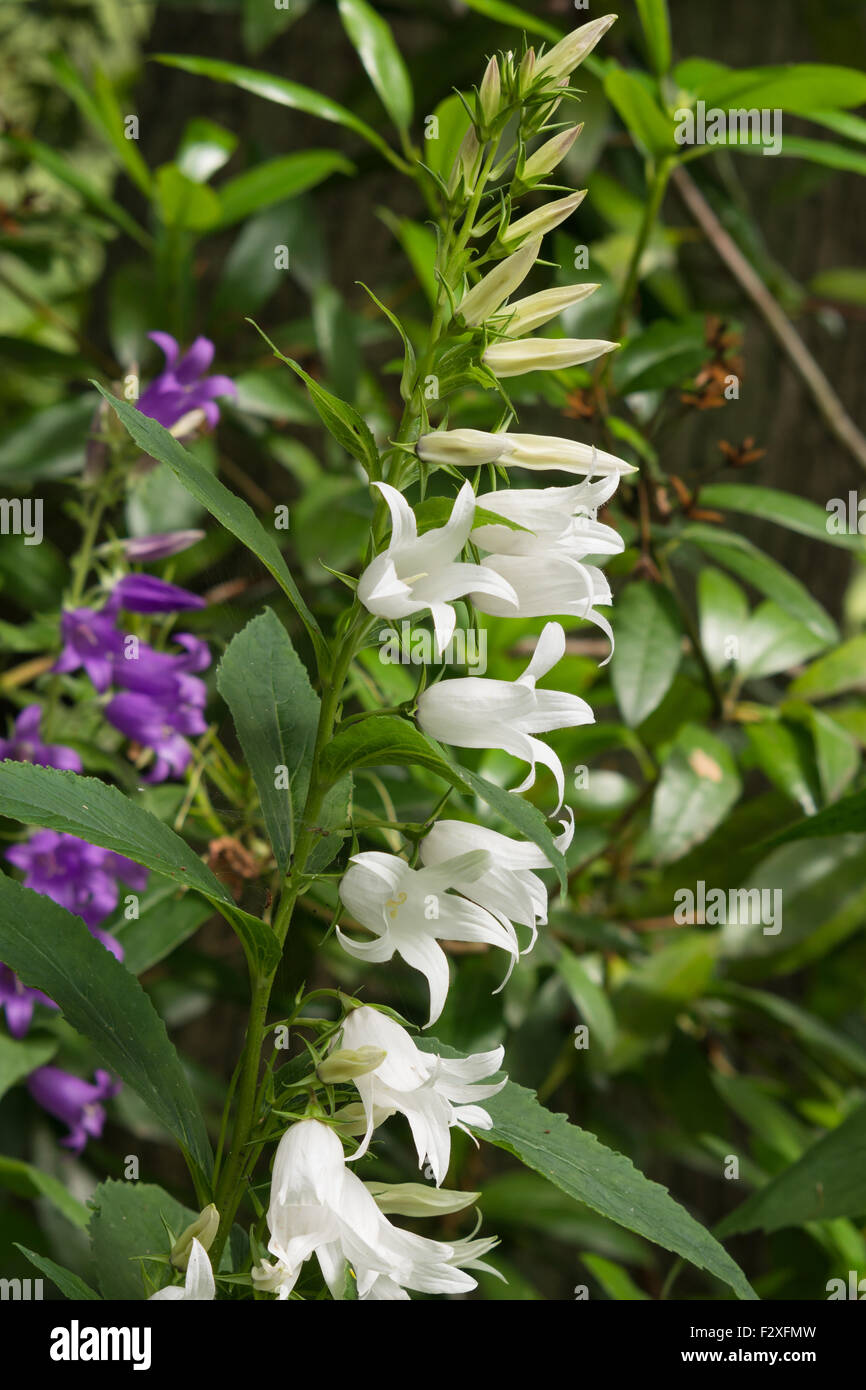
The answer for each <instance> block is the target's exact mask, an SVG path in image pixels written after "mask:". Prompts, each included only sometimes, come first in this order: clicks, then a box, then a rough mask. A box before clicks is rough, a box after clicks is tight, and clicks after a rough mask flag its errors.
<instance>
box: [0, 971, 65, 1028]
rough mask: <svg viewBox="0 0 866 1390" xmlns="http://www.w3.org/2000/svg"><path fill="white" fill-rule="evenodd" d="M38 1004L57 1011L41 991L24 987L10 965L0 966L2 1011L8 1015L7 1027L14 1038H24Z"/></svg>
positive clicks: (50, 1000)
mask: <svg viewBox="0 0 866 1390" xmlns="http://www.w3.org/2000/svg"><path fill="white" fill-rule="evenodd" d="M36 1004H44V1005H45V1006H46V1008H49V1009H56V1008H57V1005H56V1004H55V1002H54V1000H53V999H49V998H48V995H47V994H43V993H42V990H41V989H30V988H29V987H28V986H27V985H23V984H22V983H21V981H20V980H19V978H18V976H17V975H16V974H15V972H14V970H10V969H9V966H8V965H0V1009H3V1010H5V1013H6V1027H7V1028H8V1029H9V1032H10V1033H11V1035H12V1037H13V1038H23V1037H24V1035H25V1033H26V1032H27V1030H28V1029H29V1027H30V1023H31V1020H32V1018H33V1009H34V1007H35V1005H36Z"/></svg>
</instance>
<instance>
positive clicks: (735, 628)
mask: <svg viewBox="0 0 866 1390" xmlns="http://www.w3.org/2000/svg"><path fill="white" fill-rule="evenodd" d="M698 611H699V614H700V633H701V646H702V647H703V649H704V655H705V656H706V658H707V661H708V662H709V664H710V666H711V667H712V669H713V670H714V671H724V669H725V667H726V666H729V665H730V663H731V661H733V659H734V658H733V656H732V655H731V651H732V650H733V649H732V647H731V646H730V645H729V643H730V639H731V638H732V637H733V638H735V639H736V640H737V641H738V642H739V637H740V633H741V632H742V630H743V629H744V628H745V626H746V624H747V623H748V621H749V602H748V599H747V598H746V595H745V594H744V593H743V590H742V589H741V588H740V586H739V584H737V583H736V582H735V581H734V580H733V579H731V578H730V577H729V576H728V575H727V574H725V573H724V571H723V570H716V569H706V568H704V569H702V570H701V572H700V574H699V575H698Z"/></svg>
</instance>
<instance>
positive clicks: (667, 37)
mask: <svg viewBox="0 0 866 1390" xmlns="http://www.w3.org/2000/svg"><path fill="white" fill-rule="evenodd" d="M636 3H637V12H638V17H639V19H640V23H641V28H642V29H643V35H644V38H645V40H646V46H647V52H648V53H649V57H650V62H651V63H652V66H653V70H654V72H655V74H656V77H663V76H664V74H665V73H666V72H667V70H668V68H669V67H670V65H671V22H670V16H669V15H668V5H667V0H636Z"/></svg>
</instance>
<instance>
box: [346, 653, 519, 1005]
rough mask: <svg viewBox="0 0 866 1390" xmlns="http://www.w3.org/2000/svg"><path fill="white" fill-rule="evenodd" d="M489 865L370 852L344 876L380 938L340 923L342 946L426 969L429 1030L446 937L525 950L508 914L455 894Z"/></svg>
mask: <svg viewBox="0 0 866 1390" xmlns="http://www.w3.org/2000/svg"><path fill="white" fill-rule="evenodd" d="M444 684H446V685H449V686H453V685H459V684H460V682H459V681H447V682H444ZM482 684H490V682H482ZM493 684H497V685H503V684H505V682H504V681H497V682H493ZM435 688H436V689H439V688H440V687H439V686H437V687H435ZM475 746H479V745H475ZM480 746H482V747H486V746H489V745H480ZM487 868H489V859H488V855H487V854H485V853H484V851H483V850H482V851H473V852H471V853H469V854H461V855H458V856H457V857H456V858H455V859H452V860H449V861H448V862H446V863H442V864H437V865H435V866H434V867H432V868H427V869H412V868H410V867H409V865H408V864H407V863H406V861H405V860H404V859H400V858H398V857H397V855H396V854H383V853H381V852H379V851H378V850H370V851H366V852H365V853H363V854H356V855H354V856H353V857H352V860H351V862H350V867H349V868H348V869H347V870H346V872H345V874H344V875H343V878H342V879H341V881H340V898H341V900H342V902H343V904H344V906H345V908H346V910H347V911H348V912H350V913H351V914H352V916H353V917H355V918H356V919H357V921H359V922H360V923H361V925H362V926H364V927H366V928H367V929H368V930H369V931H371V932H373V933H374V940H372V941H358V940H356V939H355V938H354V937H349V936H347V935H346V933H345V932H344V931H343V930H342V929H341V928H340V927H337V937H338V939H339V941H340V945H341V946H342V947H343V949H344V950H345V951H348V952H349V955H352V956H355V957H356V958H357V959H358V960H368V961H375V962H379V961H386V960H390V959H391V957H392V956H393V955H394V952H395V951H396V952H397V954H398V955H399V956H402V958H403V960H404V961H405V962H406V964H407V965H411V966H412V967H413V969H415V970H420V971H421V973H422V975H424V976H426V978H427V982H428V984H429V985H430V1018H429V1020H428V1024H427V1026H428V1027H429V1026H430V1024H431V1023H435V1021H436V1019H437V1018H438V1017H439V1015H440V1014H441V1012H442V1009H443V1007H444V1005H445V998H446V996H447V994H448V957H447V956H446V955H445V952H444V951H443V950H442V947H441V946H440V945H439V941H483V942H486V943H487V944H488V945H489V946H499V947H501V949H502V950H505V951H508V952H509V954H510V955H511V965H512V966H513V964H514V961H515V960H516V959H517V956H518V954H519V948H518V945H517V936H516V933H515V931H514V928H513V927H512V925H511V923H510V922H509V921H508V920H507V919H506V918H505V917H500V916H495V915H494V914H493V913H491V912H485V911H484V909H483V908H480V907H477V906H476V905H475V903H471V902H467V900H466V899H465V898H460V897H458V896H457V894H456V893H452V892H451V891H450V889H451V886H452V883H453V882H454V881H456V880H458V879H459V880H460V881H461V882H464V881H468V882H471V881H472V879H473V878H475V877H477V876H478V875H480V874H482V873H484V872H485V871H486V869H487ZM510 973H511V971H510V967H509V974H510ZM507 978H508V977H507V976H506V979H507ZM503 984H504V981H503Z"/></svg>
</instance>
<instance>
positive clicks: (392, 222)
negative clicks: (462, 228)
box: [377, 208, 439, 308]
mask: <svg viewBox="0 0 866 1390" xmlns="http://www.w3.org/2000/svg"><path fill="white" fill-rule="evenodd" d="M377 211H378V214H379V216H380V217H381V219H382V221H383V222H384V223H385V226H386V227H388V228H390V230H391V231H392V232H393V233H394V236H395V237H396V238H397V240H398V241H399V243H400V245H401V246H402V247H403V250H404V251H405V253H406V256H407V258H408V260H409V262H410V264H411V266H412V269H413V270H414V272H415V274H416V275H417V277H418V283H419V285H420V286H421V288H422V290H423V291H424V293H425V295H426V296H427V300H428V302H429V303H430V304H431V305H433V307H434V308H435V306H436V301H437V300H438V298H439V282H438V281H437V279H436V272H435V267H436V251H437V248H436V233H435V232H434V231H433V230H432V228H431V227H427V226H425V225H424V224H422V223H421V222H413V221H412V220H411V218H409V217H396V216H395V214H394V213H393V212H392V211H391V209H390V208H379V209H378V210H377Z"/></svg>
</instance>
